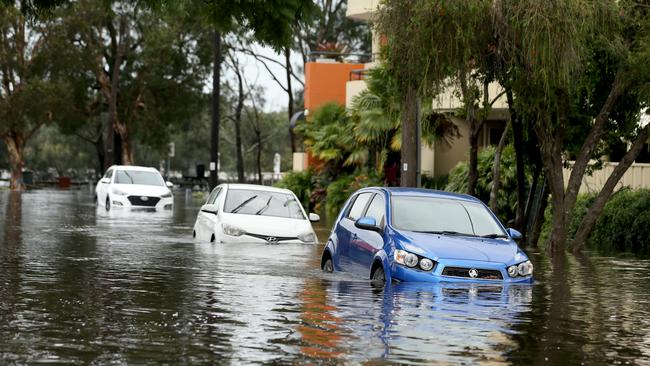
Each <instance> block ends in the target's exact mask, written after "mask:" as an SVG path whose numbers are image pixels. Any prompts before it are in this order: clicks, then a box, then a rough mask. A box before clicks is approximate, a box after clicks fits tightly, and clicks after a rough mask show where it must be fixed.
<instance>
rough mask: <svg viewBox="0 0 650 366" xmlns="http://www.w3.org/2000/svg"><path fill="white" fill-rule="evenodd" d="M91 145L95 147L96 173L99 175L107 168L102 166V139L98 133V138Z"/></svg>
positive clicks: (103, 157)
mask: <svg viewBox="0 0 650 366" xmlns="http://www.w3.org/2000/svg"><path fill="white" fill-rule="evenodd" d="M93 146H94V147H95V152H96V153H97V168H98V170H97V175H98V176H99V177H101V176H102V175H103V174H104V170H106V168H108V167H105V166H104V162H105V160H104V159H105V156H104V139H102V137H101V134H100V135H99V138H98V139H97V140H96V141H95V142H94V143H93Z"/></svg>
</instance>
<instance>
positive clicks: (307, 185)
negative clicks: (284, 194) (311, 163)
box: [275, 169, 314, 210]
mask: <svg viewBox="0 0 650 366" xmlns="http://www.w3.org/2000/svg"><path fill="white" fill-rule="evenodd" d="M313 176H314V172H313V170H311V169H309V170H305V171H302V172H293V171H292V172H288V173H286V174H285V175H284V177H283V178H282V179H281V180H279V181H278V182H276V183H275V186H276V187H278V188H286V189H289V190H291V191H293V193H295V194H296V196H297V197H298V199H299V200H300V203H302V206H303V207H304V208H305V209H306V210H309V198H310V197H311V191H312V179H313Z"/></svg>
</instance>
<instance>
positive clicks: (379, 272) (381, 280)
mask: <svg viewBox="0 0 650 366" xmlns="http://www.w3.org/2000/svg"><path fill="white" fill-rule="evenodd" d="M371 280H372V283H373V284H376V285H381V286H383V285H384V284H385V283H386V273H384V268H383V267H381V266H380V267H377V268H376V269H375V271H374V272H373V273H372V278H371Z"/></svg>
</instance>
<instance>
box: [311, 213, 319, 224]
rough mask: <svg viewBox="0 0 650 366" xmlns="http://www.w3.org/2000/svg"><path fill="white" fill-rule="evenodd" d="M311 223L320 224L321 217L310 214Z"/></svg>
mask: <svg viewBox="0 0 650 366" xmlns="http://www.w3.org/2000/svg"><path fill="white" fill-rule="evenodd" d="M309 221H311V222H319V221H320V216H318V215H317V214H315V213H310V214H309Z"/></svg>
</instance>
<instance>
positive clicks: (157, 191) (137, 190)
mask: <svg viewBox="0 0 650 366" xmlns="http://www.w3.org/2000/svg"><path fill="white" fill-rule="evenodd" d="M113 188H114V189H119V190H120V191H122V192H125V193H126V194H127V195H128V196H149V197H160V196H162V195H163V194H166V193H169V188H167V187H165V186H150V185H143V184H113Z"/></svg>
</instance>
